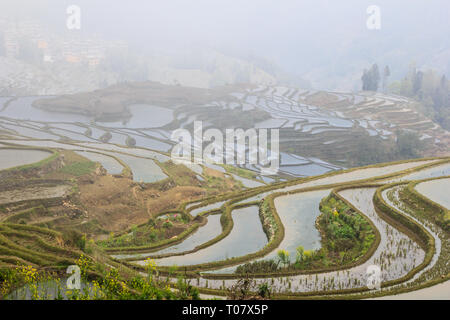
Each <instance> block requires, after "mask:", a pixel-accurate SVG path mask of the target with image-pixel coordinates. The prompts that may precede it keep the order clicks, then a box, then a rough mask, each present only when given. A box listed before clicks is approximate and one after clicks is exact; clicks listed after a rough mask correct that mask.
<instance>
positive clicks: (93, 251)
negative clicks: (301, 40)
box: [0, 83, 450, 299]
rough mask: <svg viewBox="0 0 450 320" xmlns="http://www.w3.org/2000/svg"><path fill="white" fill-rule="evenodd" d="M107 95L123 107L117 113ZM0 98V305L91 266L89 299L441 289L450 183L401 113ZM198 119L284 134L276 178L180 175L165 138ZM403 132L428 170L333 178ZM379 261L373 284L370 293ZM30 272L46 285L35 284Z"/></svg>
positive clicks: (245, 169) (230, 101) (330, 100)
mask: <svg viewBox="0 0 450 320" xmlns="http://www.w3.org/2000/svg"><path fill="white" fill-rule="evenodd" d="M164 90H167V91H164ZM130 95H131V96H133V99H131V100H130V99H129V98H127V97H129V96H130ZM107 96H111V97H113V96H114V97H117V96H119V97H120V99H119V98H118V99H117V100H115V101H119V103H118V104H117V105H116V106H115V107H114V108H112V109H111V112H107V110H109V109H107V108H106V106H107V103H108V101H110V100H109V98H107ZM111 97H110V98H111ZM168 97H171V98H170V99H169V98H168ZM0 101H1V102H2V103H3V105H2V107H1V108H0V250H1V252H0V283H1V291H0V295H1V296H2V297H9V298H14V297H18V295H17V294H16V293H17V289H20V288H22V289H24V290H25V291H27V290H28V291H27V292H28V293H29V288H37V287H39V288H41V289H43V290H44V291H45V288H46V285H45V283H47V282H48V281H47V280H48V279H50V280H51V281H50V282H52V281H57V280H58V279H60V280H62V281H63V282H64V280H65V279H66V277H67V275H66V274H65V270H66V267H67V266H68V265H73V264H77V265H79V266H81V267H83V268H84V269H83V268H82V269H83V270H84V278H83V281H84V283H85V288H92V287H95V288H97V285H99V288H100V289H99V290H100V292H101V293H100V294H99V295H95V294H94V295H93V294H92V292H91V291H89V290H90V289H89V290H88V289H86V290H87V291H89V292H87V293H86V294H85V295H84V296H83V297H84V298H92V296H95V297H96V298H114V299H115V298H130V299H135V298H136V299H137V298H164V297H165V298H168V299H169V298H170V299H171V298H184V299H188V298H194V297H197V296H198V291H199V292H201V293H202V294H209V295H214V296H219V297H226V296H227V297H232V298H250V297H254V296H255V295H261V297H267V295H268V294H270V296H271V297H273V298H289V299H290V298H325V297H326V298H351V299H353V298H372V297H385V296H386V297H389V296H392V295H397V294H400V293H405V294H413V293H414V291H415V290H419V289H423V288H424V287H431V288H430V290H432V288H434V285H435V284H438V283H440V282H444V281H447V280H448V277H449V276H450V274H449V264H448V250H449V244H450V242H449V229H448V226H449V220H448V218H449V212H448V210H449V208H448V203H447V202H448V201H447V200H448V199H447V194H446V193H445V192H439V191H442V190H447V189H448V182H449V176H450V158H448V151H449V150H448V145H449V144H448V132H446V131H445V130H443V129H441V128H440V127H438V126H436V125H434V124H433V125H432V126H431V125H428V124H427V123H428V120H427V119H426V118H425V117H424V116H423V115H421V114H420V113H419V112H418V111H414V110H415V106H414V102H412V101H409V100H406V99H404V98H401V97H394V96H383V95H380V94H369V93H360V94H345V93H329V92H328V93H327V92H306V91H304V90H300V89H293V88H283V87H262V86H261V87H247V86H229V87H223V88H218V89H213V90H203V89H196V90H191V89H190V88H182V87H181V88H178V87H170V88H166V87H165V86H162V85H155V84H153V83H144V84H139V85H132V84H130V85H127V86H126V87H125V88H122V87H120V86H118V87H115V88H110V89H108V90H106V91H98V92H96V93H95V94H80V95H74V96H64V97H56V98H55V97H54V98H46V99H41V98H40V99H39V100H38V99H37V98H36V97H22V98H13V97H6V98H4V99H2V100H0ZM85 104H86V105H89V106H91V107H92V108H93V110H97V111H96V112H93V113H92V114H91V113H89V112H86V110H84V109H86V108H85V107H86V105H85ZM33 105H34V106H33ZM80 105H83V106H84V107H81V108H80V107H79V106H80ZM58 106H62V110H60V111H64V112H56V111H57V108H59V107H58ZM55 108H56V109H55ZM87 109H89V108H87ZM407 109H408V110H407ZM409 109H410V110H409ZM49 110H51V111H49ZM89 110H90V109H89ZM105 110H106V111H105ZM67 111H70V112H71V113H67ZM149 114H150V115H151V116H149ZM195 120H203V122H204V128H211V127H216V128H219V129H225V128H229V127H242V128H251V127H256V128H279V129H280V143H281V167H280V172H279V174H278V175H272V176H266V175H263V174H262V173H261V171H260V170H259V168H258V166H254V165H245V166H232V165H219V164H208V163H202V164H194V163H193V164H177V163H174V162H173V161H172V160H171V157H170V151H171V149H172V147H173V146H174V141H171V139H170V135H171V132H172V130H174V129H177V128H180V127H181V128H188V129H191V128H192V125H193V122H194V121H195ZM422 124H423V125H422ZM408 128H410V129H413V131H415V132H416V133H418V134H419V136H418V141H422V143H424V147H423V146H422V148H418V147H419V146H418V145H417V146H414V143H415V142H417V141H415V140H408V141H410V142H411V141H412V144H411V145H413V147H414V148H412V149H411V148H410V149H408V148H406V149H408V150H409V151H411V150H412V151H414V152H416V151H417V152H419V150H420V152H421V153H422V155H423V154H425V155H430V156H435V157H422V158H420V157H418V156H419V154H415V153H414V152H413V153H408V152H406V153H405V154H402V155H401V157H404V158H412V157H414V156H416V158H415V159H410V160H400V161H396V162H384V163H381V164H372V165H369V166H366V167H356V168H353V169H345V170H344V168H343V167H344V166H345V167H347V166H355V164H356V162H355V159H359V160H358V161H360V160H361V159H362V158H358V157H355V156H354V153H355V152H359V153H363V155H367V154H368V152H367V153H366V152H365V151H364V150H365V149H361V148H360V147H361V144H364V145H370V144H371V143H375V144H376V145H378V144H379V145H382V144H383V143H389V144H390V146H396V145H397V141H400V140H402V139H405V137H404V136H402V135H403V134H404V132H406V134H409V132H410V131H398V130H397V129H408ZM411 132H412V131H411ZM408 139H409V138H408ZM414 141H415V142H414ZM382 146H383V148H384V145H382ZM398 146H399V145H397V147H398ZM403 147H404V146H403ZM416 147H417V149H416ZM393 148H394V147H393ZM394 149H395V148H394ZM394 149H393V150H394ZM361 150H363V151H361ZM396 152H397V151H396ZM389 156H393V157H394V153H392V154H390V155H389ZM397 156H400V155H399V154H397V153H395V157H397ZM395 157H394V158H395ZM362 160H364V159H362ZM365 160H370V161H369V162H374V161H373V159H371V158H367V159H365ZM365 160H364V161H365ZM378 160H380V161H381V158H380V159H378ZM364 161H363V162H364ZM374 266H375V269H376V268H379V269H377V270H379V271H380V274H379V278H378V279H379V280H380V281H379V285H380V287H379V288H376V287H375V288H372V287H371V286H370V285H369V284H370V283H369V282H368V274H367V271H368V268H369V267H370V268H373V267H374ZM27 268H31V269H32V270H34V271H32V273H33V274H34V273H39V274H42V275H43V276H42V277H40V278H39V281H37V280H36V279H34V278H33V279H29V278H27V277H26V274H27V272H28V271H27V270H28V269H27ZM370 268H369V269H370ZM44 275H45V277H47V278H45V279H47V280H45V281H44V278H43V277H44ZM178 276H181V277H183V278H184V279H186V282H183V281H184V280H182V282H180V281H181V280H178ZM245 278H250V279H251V281H250V282H246V281H244V280H243V279H245ZM112 279H113V280H112ZM187 279H188V280H189V281H190V284H188V282H187ZM115 281H119V282H120V281H121V283H123V285H122V286H121V288H122V289H123V290H122V289H120V288H119V287H114V286H112V284H113V283H116V282H115ZM242 283H251V287H249V288H245V290H243V288H242V287H241V285H242ZM443 285H448V282H444V284H443ZM111 286H112V287H111ZM150 288H151V289H150ZM119 289H120V290H119ZM33 290H34V289H33ZM36 290H37V289H36ZM39 290H40V289H39ZM39 290H38V291H39ZM14 292H15V293H14ZM36 292H37V291H36ZM36 292H35V293H36ZM427 292H428V291H427ZM432 292H433V291H432ZM431 294H433V293H431ZM19 296H20V295H19ZM25 296H27V293H26V294H25ZM44 296H46V295H39V297H40V298H43V297H44ZM50 296H51V297H53V298H54V297H55V295H50ZM32 297H34V296H33V295H30V294H28V298H32ZM65 297H66V298H76V297H74V296H70V297H68V296H67V295H66V296H65ZM261 297H260V298H261Z"/></svg>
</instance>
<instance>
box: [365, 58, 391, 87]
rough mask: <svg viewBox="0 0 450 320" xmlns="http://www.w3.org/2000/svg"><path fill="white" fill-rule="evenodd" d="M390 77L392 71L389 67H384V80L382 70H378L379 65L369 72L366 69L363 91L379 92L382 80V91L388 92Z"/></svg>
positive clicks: (375, 65)
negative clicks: (381, 74)
mask: <svg viewBox="0 0 450 320" xmlns="http://www.w3.org/2000/svg"><path fill="white" fill-rule="evenodd" d="M390 75H391V70H390V69H389V66H386V67H384V70H383V78H382V79H381V76H380V70H379V68H378V65H377V64H376V63H375V64H373V65H372V67H371V68H370V69H369V70H367V69H364V71H363V75H362V77H361V80H362V82H363V85H362V89H363V90H364V91H378V88H379V86H380V79H381V80H382V83H381V86H382V90H383V91H386V87H387V79H388V77H389V76H390Z"/></svg>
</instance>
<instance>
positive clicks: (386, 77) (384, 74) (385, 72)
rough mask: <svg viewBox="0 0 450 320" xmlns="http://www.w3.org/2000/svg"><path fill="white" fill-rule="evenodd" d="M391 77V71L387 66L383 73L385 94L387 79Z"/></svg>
mask: <svg viewBox="0 0 450 320" xmlns="http://www.w3.org/2000/svg"><path fill="white" fill-rule="evenodd" d="M390 75H391V70H390V69H389V66H385V67H384V72H383V92H384V93H386V88H387V79H388V78H389V76H390Z"/></svg>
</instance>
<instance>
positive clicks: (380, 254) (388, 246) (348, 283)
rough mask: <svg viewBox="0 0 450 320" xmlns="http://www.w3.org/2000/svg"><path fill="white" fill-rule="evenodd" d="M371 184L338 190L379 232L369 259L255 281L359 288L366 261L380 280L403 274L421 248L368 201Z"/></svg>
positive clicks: (208, 282) (206, 282)
mask: <svg viewBox="0 0 450 320" xmlns="http://www.w3.org/2000/svg"><path fill="white" fill-rule="evenodd" d="M375 190H376V189H375V188H362V189H349V190H343V191H341V192H340V194H341V196H343V197H344V198H345V199H347V200H348V201H350V203H352V205H354V206H355V207H356V208H357V209H359V210H361V211H362V212H364V214H365V215H366V216H367V217H368V218H369V219H370V220H372V222H373V223H374V224H375V225H376V227H377V229H378V230H379V231H380V233H381V242H380V244H379V246H378V248H377V250H376V251H375V253H374V254H373V255H372V257H370V258H369V260H368V261H367V262H365V263H363V264H361V265H359V266H356V267H353V268H350V269H348V270H342V271H335V272H327V273H319V274H310V275H297V276H288V277H287V276H279V277H273V278H270V279H269V280H267V279H262V278H257V279H255V283H257V284H262V283H265V282H269V284H270V285H271V287H272V288H274V289H275V290H276V292H278V293H295V292H315V291H320V290H325V291H326V290H343V289H351V288H363V287H365V286H366V285H367V282H366V281H367V274H366V270H367V267H368V266H369V265H374V264H375V265H378V266H380V268H381V271H382V273H381V279H382V281H383V282H386V281H389V280H394V279H398V278H400V277H402V276H404V275H406V274H407V273H408V272H409V271H410V270H412V269H413V268H414V267H415V266H417V265H419V264H420V263H421V262H422V261H423V258H424V251H423V250H422V249H421V248H420V247H419V246H418V245H417V244H416V243H415V242H414V241H413V240H411V239H410V238H409V237H408V236H406V235H405V234H403V233H402V232H400V231H398V230H397V229H395V228H393V227H392V226H390V225H389V224H387V223H386V222H385V221H384V220H382V219H381V218H380V217H379V216H378V214H377V213H376V212H375V208H374V206H373V203H372V198H373V194H374V193H375ZM235 282H236V280H214V279H204V278H201V279H199V280H198V285H199V286H207V287H208V288H217V289H220V288H221V287H223V286H225V287H230V286H232V285H233V284H234V283H235Z"/></svg>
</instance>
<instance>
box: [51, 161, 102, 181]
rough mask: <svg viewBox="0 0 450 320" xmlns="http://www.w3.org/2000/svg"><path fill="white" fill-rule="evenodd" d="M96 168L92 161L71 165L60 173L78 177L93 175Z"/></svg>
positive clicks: (63, 168)
mask: <svg viewBox="0 0 450 320" xmlns="http://www.w3.org/2000/svg"><path fill="white" fill-rule="evenodd" d="M95 167H96V163H95V162H92V161H77V162H74V163H70V164H68V165H66V166H64V167H62V168H61V169H60V172H62V173H65V174H70V175H73V176H76V177H79V176H82V175H85V174H88V173H91V172H92V171H93V170H94V169H95Z"/></svg>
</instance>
